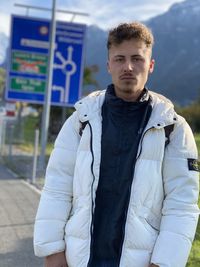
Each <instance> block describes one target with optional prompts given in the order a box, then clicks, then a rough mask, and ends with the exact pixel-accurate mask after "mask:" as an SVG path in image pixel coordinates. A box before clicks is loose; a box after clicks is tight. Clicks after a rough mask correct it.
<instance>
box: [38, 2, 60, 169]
mask: <svg viewBox="0 0 200 267" xmlns="http://www.w3.org/2000/svg"><path fill="white" fill-rule="evenodd" d="M55 7H56V0H53V3H52V13H51V27H50V29H51V30H50V50H49V64H48V79H47V81H48V86H47V88H46V94H45V104H44V110H43V114H42V133H41V154H40V166H41V168H42V169H44V166H45V152H46V145H47V138H48V129H49V115H50V105H51V85H52V75H53V60H54V40H55V29H56V23H55Z"/></svg>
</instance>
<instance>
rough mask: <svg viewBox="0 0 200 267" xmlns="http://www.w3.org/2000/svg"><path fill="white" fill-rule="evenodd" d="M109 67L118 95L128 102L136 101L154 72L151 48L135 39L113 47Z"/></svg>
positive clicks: (110, 51)
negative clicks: (149, 76) (150, 74)
mask: <svg viewBox="0 0 200 267" xmlns="http://www.w3.org/2000/svg"><path fill="white" fill-rule="evenodd" d="M107 67H108V72H109V73H110V74H111V76H112V81H113V84H114V87H115V93H116V95H117V96H118V97H120V98H122V99H124V100H126V101H135V100H136V99H137V98H138V97H139V95H140V93H141V91H142V90H143V89H144V86H145V84H146V82H147V79H148V75H149V73H152V72H153V68H154V60H152V59H151V48H148V47H147V46H146V44H145V43H144V42H143V41H140V40H135V39H131V40H126V41H123V42H122V43H121V44H119V45H112V46H111V47H110V49H109V58H108V62H107Z"/></svg>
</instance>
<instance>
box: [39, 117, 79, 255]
mask: <svg viewBox="0 0 200 267" xmlns="http://www.w3.org/2000/svg"><path fill="white" fill-rule="evenodd" d="M78 124H79V121H78V119H77V113H76V112H74V113H73V115H72V116H71V117H70V118H69V119H68V120H67V121H66V122H65V124H64V125H63V127H62V129H61V131H60V133H59V135H58V137H57V139H56V141H55V146H54V149H53V151H52V153H51V156H50V159H49V162H48V166H47V170H46V177H45V185H44V188H43V190H42V193H41V198H40V203H39V207H38V211H37V215H36V220H35V227H34V251H35V255H37V256H39V257H44V256H47V255H51V254H54V253H57V252H60V251H64V250H65V242H64V228H65V224H66V221H67V219H68V216H69V214H70V210H71V203H72V184H73V174H74V166H75V160H76V152H77V148H78V145H79V140H80V137H79V134H78Z"/></svg>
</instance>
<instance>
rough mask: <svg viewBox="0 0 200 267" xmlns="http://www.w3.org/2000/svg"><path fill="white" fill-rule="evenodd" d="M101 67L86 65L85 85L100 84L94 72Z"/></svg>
mask: <svg viewBox="0 0 200 267" xmlns="http://www.w3.org/2000/svg"><path fill="white" fill-rule="evenodd" d="M98 70H99V68H98V66H97V65H92V66H90V67H85V69H84V74H83V85H95V86H98V83H97V81H96V80H95V79H94V78H93V74H94V73H96V72H98Z"/></svg>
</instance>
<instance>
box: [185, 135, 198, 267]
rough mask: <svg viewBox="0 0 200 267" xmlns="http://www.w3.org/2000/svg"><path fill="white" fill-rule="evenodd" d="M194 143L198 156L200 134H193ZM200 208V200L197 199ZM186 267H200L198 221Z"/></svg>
mask: <svg viewBox="0 0 200 267" xmlns="http://www.w3.org/2000/svg"><path fill="white" fill-rule="evenodd" d="M195 141H196V144H197V149H198V152H199V156H200V134H195ZM199 206H200V199H199ZM187 267H200V220H199V222H198V226H197V231H196V235H195V239H194V242H193V245H192V249H191V252H190V257H189V260H188V263H187Z"/></svg>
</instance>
